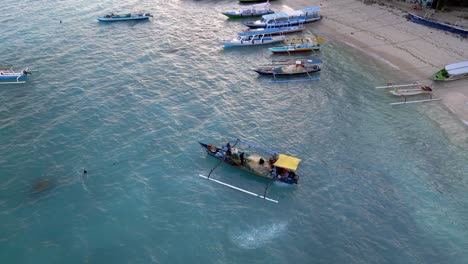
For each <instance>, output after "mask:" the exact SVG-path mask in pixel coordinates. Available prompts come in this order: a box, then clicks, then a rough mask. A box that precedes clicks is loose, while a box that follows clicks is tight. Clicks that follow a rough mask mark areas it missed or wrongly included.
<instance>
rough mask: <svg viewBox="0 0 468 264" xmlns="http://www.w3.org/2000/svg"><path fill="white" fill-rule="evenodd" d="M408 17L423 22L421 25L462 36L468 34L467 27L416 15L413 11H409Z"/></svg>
mask: <svg viewBox="0 0 468 264" xmlns="http://www.w3.org/2000/svg"><path fill="white" fill-rule="evenodd" d="M408 18H409V19H410V20H411V22H413V23H416V24H421V25H425V26H428V27H432V28H437V29H441V30H445V31H449V32H452V33H455V34H459V35H462V36H468V29H465V28H462V27H457V26H454V25H450V24H446V23H442V22H438V21H435V20H433V19H430V18H425V17H421V16H418V15H415V14H413V13H408Z"/></svg>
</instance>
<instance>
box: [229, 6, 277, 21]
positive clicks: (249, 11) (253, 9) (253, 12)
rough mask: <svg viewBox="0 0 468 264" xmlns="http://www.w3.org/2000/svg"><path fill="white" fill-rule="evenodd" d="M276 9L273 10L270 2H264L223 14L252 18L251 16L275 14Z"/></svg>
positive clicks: (232, 16) (231, 16) (230, 16)
mask: <svg viewBox="0 0 468 264" xmlns="http://www.w3.org/2000/svg"><path fill="white" fill-rule="evenodd" d="M273 13H274V11H273V10H271V5H270V3H269V2H266V3H264V4H256V5H251V6H243V7H240V8H239V10H236V11H227V12H223V15H225V16H227V17H229V18H250V17H260V16H263V15H268V14H273Z"/></svg>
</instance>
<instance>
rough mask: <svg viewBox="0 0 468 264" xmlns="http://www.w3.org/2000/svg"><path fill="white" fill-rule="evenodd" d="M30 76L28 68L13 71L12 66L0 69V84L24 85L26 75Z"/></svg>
mask: <svg viewBox="0 0 468 264" xmlns="http://www.w3.org/2000/svg"><path fill="white" fill-rule="evenodd" d="M30 74H32V73H31V71H30V70H29V68H25V69H23V70H21V71H15V70H14V69H13V67H12V66H4V67H0V84H21V83H25V82H26V80H27V79H28V75H30Z"/></svg>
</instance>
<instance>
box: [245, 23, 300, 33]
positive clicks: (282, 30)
mask: <svg viewBox="0 0 468 264" xmlns="http://www.w3.org/2000/svg"><path fill="white" fill-rule="evenodd" d="M304 29H305V27H304V25H297V26H288V27H277V28H247V29H246V30H244V31H243V32H241V33H239V34H243V33H245V32H256V33H262V32H265V30H269V32H270V34H272V35H281V34H288V33H294V32H299V31H303V30H304Z"/></svg>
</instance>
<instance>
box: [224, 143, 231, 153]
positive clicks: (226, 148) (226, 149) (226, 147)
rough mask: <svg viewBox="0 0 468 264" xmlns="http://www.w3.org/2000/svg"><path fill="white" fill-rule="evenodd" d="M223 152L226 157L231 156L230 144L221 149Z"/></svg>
mask: <svg viewBox="0 0 468 264" xmlns="http://www.w3.org/2000/svg"><path fill="white" fill-rule="evenodd" d="M223 151H224V153H225V154H226V156H231V154H232V150H231V144H229V142H228V143H227V144H226V146H224V147H223Z"/></svg>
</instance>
